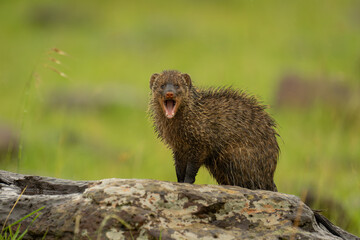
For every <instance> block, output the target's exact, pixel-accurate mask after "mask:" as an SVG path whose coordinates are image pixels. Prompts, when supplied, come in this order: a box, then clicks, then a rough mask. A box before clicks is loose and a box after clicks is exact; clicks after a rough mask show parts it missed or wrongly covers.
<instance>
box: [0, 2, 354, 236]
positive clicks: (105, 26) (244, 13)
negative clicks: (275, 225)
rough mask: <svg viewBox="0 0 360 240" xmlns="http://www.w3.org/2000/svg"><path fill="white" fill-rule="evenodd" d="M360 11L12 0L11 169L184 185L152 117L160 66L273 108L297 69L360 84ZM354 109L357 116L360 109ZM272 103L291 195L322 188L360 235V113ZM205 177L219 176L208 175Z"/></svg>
mask: <svg viewBox="0 0 360 240" xmlns="http://www.w3.org/2000/svg"><path fill="white" fill-rule="evenodd" d="M359 16H360V3H359V2H358V1H356V0H353V1H350V0H346V1H345V0H344V1H335V0H333V1H310V0H306V1H305V0H301V1H300V0H296V1H291V2H286V3H285V2H284V1H280V0H272V1H265V0H257V1H250V0H246V1H226V2H224V1H215V0H214V1H189V0H187V1H171V2H170V1H135V2H130V1H105V2H104V1H103V2H95V1H92V2H89V1H76V2H73V1H70V0H64V1H61V2H54V1H46V0H36V1H1V2H0V22H1V28H0V36H1V37H0V101H1V103H2V104H1V107H0V122H2V123H8V124H10V125H12V126H13V127H14V128H15V129H18V131H20V132H21V133H20V134H21V136H22V137H23V150H22V157H21V159H20V161H19V163H17V161H16V159H12V160H7V161H0V168H1V169H5V170H10V171H17V170H18V169H19V171H20V172H22V173H30V174H41V175H49V176H54V177H61V178H71V179H88V180H89V179H101V178H111V177H118V178H151V179H158V180H167V181H175V180H176V177H175V170H174V168H173V162H172V157H171V152H170V151H169V150H168V149H167V148H166V147H165V146H164V145H163V144H162V143H161V142H159V140H157V139H156V136H155V134H154V133H153V130H152V127H151V122H150V121H149V120H148V118H147V116H146V109H147V101H148V96H149V87H148V85H149V77H150V76H151V74H152V73H154V72H160V71H162V70H164V69H178V70H180V71H184V72H187V73H189V74H190V75H191V76H192V79H193V81H194V82H195V84H196V85H198V86H217V85H232V86H234V87H238V88H242V89H245V90H247V91H249V92H250V93H252V94H256V95H257V96H259V97H260V98H261V99H262V100H263V101H264V103H266V104H270V105H271V104H272V103H274V99H275V97H276V89H277V86H278V83H279V81H280V78H281V76H283V75H284V74H285V73H287V72H296V73H299V74H302V75H304V76H320V77H321V76H331V77H334V78H336V79H338V81H341V82H343V83H346V84H347V85H348V86H349V88H356V87H358V86H359V79H360V71H359V69H360V44H359V43H360V17H359ZM54 47H57V48H59V49H61V50H63V51H65V52H66V53H68V56H63V55H59V54H57V53H56V52H54V51H52V50H51V49H52V48H54ZM49 58H56V59H58V60H60V61H61V64H56V63H54V62H52V61H51V60H50V59H49ZM49 66H51V67H52V68H55V69H57V71H60V72H63V73H65V74H66V75H67V76H68V78H63V77H61V76H60V75H59V74H58V73H56V72H54V71H52V70H51V69H49ZM33 73H34V74H35V77H34V76H33V75H32V74H33ZM29 78H30V79H31V84H30V87H26V82H27V81H29ZM24 88H25V90H24ZM26 91H28V93H29V98H28V99H27V100H26V97H25V95H24V92H26ZM69 92H70V93H71V92H75V93H73V94H70V95H67V94H68V93H69ZM77 92H78V94H77ZM78 96H79V97H80V100H79V101H80V102H81V101H82V102H81V103H80V104H79V105H78V106H72V104H73V105H76V104H74V101H75V102H76V101H77V100H78V99H76V98H77V97H78ZM72 98H75V100H74V99H72ZM54 99H55V100H54ZM69 99H70V100H69ZM84 99H85V100H84ZM84 101H85V103H84ZM64 102H65V103H64ZM66 102H68V103H66ZM349 106H350V107H351V106H353V109H355V113H356V114H357V116H355V119H359V118H358V114H359V109H358V106H359V105H358V103H357V102H354V103H352V102H350V103H349ZM24 111H26V112H25V113H24ZM269 111H270V112H271V114H272V115H273V116H274V117H275V119H276V120H277V121H278V123H279V132H280V135H281V139H279V141H280V144H281V151H282V153H281V158H280V161H279V165H278V169H277V171H276V182H277V185H278V188H279V191H281V192H286V193H292V194H296V195H298V196H300V195H301V192H302V191H303V190H304V189H307V188H315V189H316V191H318V194H319V195H321V196H328V197H331V198H333V199H335V200H336V201H338V202H340V203H342V204H343V206H344V208H345V209H346V211H347V212H348V214H349V215H350V216H351V220H352V224H351V225H350V226H348V229H349V230H350V231H351V232H353V233H355V234H360V227H359V226H360V177H359V169H360V162H359V158H360V148H359V146H360V144H359V143H360V141H359V133H360V123H359V122H360V121H356V120H355V121H350V120H349V119H348V117H347V116H348V114H347V113H346V112H345V113H344V112H343V111H337V110H334V109H332V108H331V106H330V107H329V106H326V104H325V105H321V104H320V105H315V106H314V107H312V108H311V109H307V110H301V109H296V108H286V109H281V110H280V109H274V108H272V109H270V110H269ZM356 114H355V115H356ZM22 123H24V126H23V129H22V130H20V129H21V128H20V126H21V124H22ZM196 183H199V184H202V183H215V182H214V181H213V180H212V179H211V177H210V176H209V174H208V173H207V172H206V171H205V170H204V169H202V170H201V172H200V174H199V176H198V177H197V181H196Z"/></svg>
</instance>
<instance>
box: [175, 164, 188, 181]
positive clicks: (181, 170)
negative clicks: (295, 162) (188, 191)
mask: <svg viewBox="0 0 360 240" xmlns="http://www.w3.org/2000/svg"><path fill="white" fill-rule="evenodd" d="M175 170H176V177H177V181H178V182H184V180H185V173H186V164H180V163H175Z"/></svg>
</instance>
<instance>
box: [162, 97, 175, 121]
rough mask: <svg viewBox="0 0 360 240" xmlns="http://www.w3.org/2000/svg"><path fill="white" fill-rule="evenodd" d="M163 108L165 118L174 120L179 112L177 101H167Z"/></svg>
mask: <svg viewBox="0 0 360 240" xmlns="http://www.w3.org/2000/svg"><path fill="white" fill-rule="evenodd" d="M163 108H164V111H165V116H166V117H167V118H173V117H174V116H175V113H176V110H177V102H176V101H175V100H165V101H164V102H163Z"/></svg>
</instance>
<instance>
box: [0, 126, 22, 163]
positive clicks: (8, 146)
mask: <svg viewBox="0 0 360 240" xmlns="http://www.w3.org/2000/svg"><path fill="white" fill-rule="evenodd" d="M19 142H20V139H19V135H18V134H17V133H16V132H15V131H14V130H13V129H12V128H11V127H9V126H7V125H6V124H1V123H0V162H1V161H4V160H6V159H11V158H15V157H16V156H17V153H18V150H19Z"/></svg>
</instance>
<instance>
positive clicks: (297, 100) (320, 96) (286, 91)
mask: <svg viewBox="0 0 360 240" xmlns="http://www.w3.org/2000/svg"><path fill="white" fill-rule="evenodd" d="M355 95H357V96H359V91H355V90H353V89H351V88H350V87H349V86H347V85H345V84H343V83H340V82H337V81H334V80H331V79H317V78H305V77H302V76H299V75H296V74H289V75H285V76H284V77H283V78H282V79H281V81H280V85H279V88H278V90H277V94H276V101H275V106H276V107H285V106H289V107H300V108H308V107H310V106H312V105H313V104H315V103H317V102H321V103H324V104H327V105H329V106H333V107H340V108H341V107H344V106H346V105H349V103H351V100H352V99H353V98H354V97H356V96H355Z"/></svg>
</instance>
